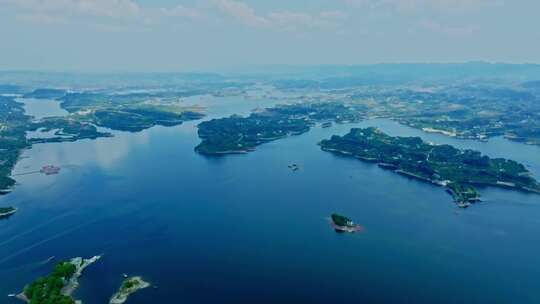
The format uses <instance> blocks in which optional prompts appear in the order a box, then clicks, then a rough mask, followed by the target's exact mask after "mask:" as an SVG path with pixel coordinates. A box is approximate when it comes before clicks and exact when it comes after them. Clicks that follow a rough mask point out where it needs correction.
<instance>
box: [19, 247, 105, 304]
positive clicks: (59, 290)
mask: <svg viewBox="0 0 540 304" xmlns="http://www.w3.org/2000/svg"><path fill="white" fill-rule="evenodd" d="M100 258H101V257H100V256H95V257H92V258H90V259H83V258H73V259H71V260H69V261H65V262H60V263H58V264H57V265H56V266H55V267H54V269H53V271H52V272H51V273H50V274H49V275H47V276H45V277H42V278H39V279H37V280H35V281H34V282H32V283H31V284H29V285H27V286H26V287H25V288H24V291H23V292H22V293H20V294H18V295H17V298H19V299H21V300H23V301H25V302H27V303H30V304H52V303H54V304H75V303H77V302H76V301H75V300H74V299H73V297H72V294H73V292H74V291H75V289H76V288H77V287H78V286H79V283H78V279H79V277H80V276H81V275H82V272H83V271H84V269H85V268H86V267H88V266H90V265H91V264H93V263H95V262H96V261H98V260H99V259H100Z"/></svg>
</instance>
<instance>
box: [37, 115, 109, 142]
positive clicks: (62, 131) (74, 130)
mask: <svg viewBox="0 0 540 304" xmlns="http://www.w3.org/2000/svg"><path fill="white" fill-rule="evenodd" d="M28 131H39V132H50V131H54V136H53V137H36V138H29V139H28V141H29V142H30V143H32V144H34V143H50V142H67V141H77V140H80V139H96V138H99V137H110V136H112V134H111V133H108V132H100V131H98V130H97V128H96V126H95V125H93V124H91V123H88V122H85V121H80V120H77V119H73V118H72V117H49V118H44V119H41V120H40V121H37V122H32V123H30V124H29V126H28Z"/></svg>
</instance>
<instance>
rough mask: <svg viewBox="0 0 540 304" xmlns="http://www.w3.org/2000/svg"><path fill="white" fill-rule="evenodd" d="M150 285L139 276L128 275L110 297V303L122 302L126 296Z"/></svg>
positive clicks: (119, 303)
mask: <svg viewBox="0 0 540 304" xmlns="http://www.w3.org/2000/svg"><path fill="white" fill-rule="evenodd" d="M147 287H150V283H148V282H145V281H144V280H143V279H142V278H141V277H136V276H135V277H129V278H126V279H125V280H124V282H122V285H121V286H120V289H119V290H118V291H117V292H116V293H115V294H114V295H113V296H112V297H111V300H110V301H109V303H110V304H122V303H124V302H126V301H127V299H128V297H129V296H130V295H131V294H133V293H135V292H137V291H138V290H141V289H144V288H147Z"/></svg>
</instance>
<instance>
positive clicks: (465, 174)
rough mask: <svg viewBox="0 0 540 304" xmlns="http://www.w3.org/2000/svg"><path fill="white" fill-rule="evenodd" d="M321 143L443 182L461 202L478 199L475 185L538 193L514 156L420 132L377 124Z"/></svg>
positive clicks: (538, 186)
mask: <svg viewBox="0 0 540 304" xmlns="http://www.w3.org/2000/svg"><path fill="white" fill-rule="evenodd" d="M320 146H321V148H322V149H323V150H325V151H329V152H334V153H339V154H343V155H348V156H353V157H356V158H359V159H361V160H364V161H370V162H375V163H379V164H381V165H382V166H383V167H385V168H391V169H393V170H394V171H395V172H397V173H401V174H405V175H407V176H411V177H414V178H418V179H421V180H424V181H428V182H432V183H435V184H437V185H441V186H445V187H447V189H448V190H449V191H450V192H451V193H453V194H452V195H453V196H454V199H455V200H456V202H457V203H460V204H466V203H469V202H474V201H477V200H478V193H477V191H476V190H475V189H474V187H473V186H474V185H486V186H495V187H505V188H513V189H519V190H524V191H528V192H535V193H540V184H539V183H538V182H537V181H536V180H535V179H534V178H533V177H532V176H531V174H530V172H529V171H528V170H527V169H526V168H525V166H523V165H522V164H520V163H517V162H515V161H513V160H507V159H503V158H489V157H488V156H485V155H482V154H481V153H480V152H477V151H473V150H459V149H456V148H454V147H453V146H450V145H434V144H430V143H426V142H424V141H423V140H422V139H421V138H419V137H392V136H389V135H387V134H385V133H383V132H381V131H380V130H379V129H377V128H365V129H359V128H353V129H351V131H350V132H349V133H348V134H346V135H344V136H336V135H334V136H332V137H331V138H330V139H328V140H323V141H321V143H320Z"/></svg>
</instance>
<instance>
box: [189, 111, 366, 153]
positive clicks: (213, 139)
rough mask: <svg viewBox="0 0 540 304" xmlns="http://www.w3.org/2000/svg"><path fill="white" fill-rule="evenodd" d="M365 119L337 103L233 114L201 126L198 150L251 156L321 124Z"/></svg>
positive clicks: (203, 123) (206, 122)
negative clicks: (274, 142) (266, 146)
mask: <svg viewBox="0 0 540 304" xmlns="http://www.w3.org/2000/svg"><path fill="white" fill-rule="evenodd" d="M361 119H362V116H361V115H360V114H359V113H358V112H357V111H355V110H354V109H352V108H351V107H349V106H347V105H344V104H343V103H337V102H325V103H302V104H300V103H298V104H291V105H279V106H276V107H273V108H267V109H264V110H262V111H258V112H255V113H252V114H251V115H249V116H247V117H242V116H238V115H233V116H230V117H226V118H219V119H212V120H210V121H205V122H202V123H201V124H199V126H198V127H199V131H198V134H199V137H200V138H201V139H202V142H201V143H200V144H199V145H198V146H197V147H195V151H197V152H199V153H201V154H206V155H221V154H234V153H247V152H250V151H253V150H255V147H257V146H258V145H261V144H264V143H267V142H270V141H274V140H276V139H279V138H283V137H287V136H289V135H299V134H302V133H305V132H307V131H309V130H310V128H311V127H312V126H313V125H314V124H315V123H317V122H328V121H335V122H340V123H343V122H353V121H359V120H361Z"/></svg>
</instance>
